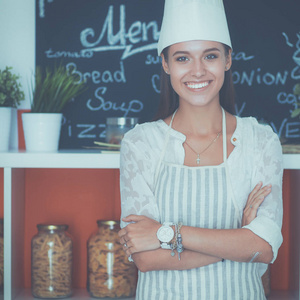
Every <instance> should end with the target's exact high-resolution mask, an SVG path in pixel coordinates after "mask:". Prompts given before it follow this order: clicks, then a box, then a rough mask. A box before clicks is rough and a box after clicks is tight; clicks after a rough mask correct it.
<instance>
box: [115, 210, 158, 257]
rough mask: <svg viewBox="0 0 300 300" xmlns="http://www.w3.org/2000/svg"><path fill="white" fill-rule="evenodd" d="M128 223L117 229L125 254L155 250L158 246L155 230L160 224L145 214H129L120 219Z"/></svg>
mask: <svg viewBox="0 0 300 300" xmlns="http://www.w3.org/2000/svg"><path fill="white" fill-rule="evenodd" d="M122 220H123V221H124V222H134V223H131V224H128V225H127V226H126V227H124V228H123V229H122V230H120V231H119V237H120V243H121V244H122V245H123V249H124V251H125V253H126V255H127V256H130V255H131V254H133V253H136V252H142V251H149V250H155V249H158V248H160V242H159V240H158V238H157V236H156V232H157V230H158V228H159V227H160V226H161V224H160V223H159V222H157V221H155V220H153V219H150V218H148V217H146V216H137V215H129V216H128V217H126V218H123V219H122Z"/></svg>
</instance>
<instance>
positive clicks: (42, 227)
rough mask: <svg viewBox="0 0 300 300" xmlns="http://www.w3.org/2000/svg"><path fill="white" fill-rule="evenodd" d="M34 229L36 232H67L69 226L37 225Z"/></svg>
mask: <svg viewBox="0 0 300 300" xmlns="http://www.w3.org/2000/svg"><path fill="white" fill-rule="evenodd" d="M36 227H37V229H38V230H67V229H68V227H69V226H68V225H66V224H59V225H54V224H37V225H36Z"/></svg>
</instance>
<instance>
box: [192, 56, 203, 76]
mask: <svg viewBox="0 0 300 300" xmlns="http://www.w3.org/2000/svg"><path fill="white" fill-rule="evenodd" d="M205 72H206V71H205V65H204V63H203V62H202V61H201V60H197V61H195V62H194V64H193V67H192V75H193V76H195V77H201V76H203V75H204V74H205Z"/></svg>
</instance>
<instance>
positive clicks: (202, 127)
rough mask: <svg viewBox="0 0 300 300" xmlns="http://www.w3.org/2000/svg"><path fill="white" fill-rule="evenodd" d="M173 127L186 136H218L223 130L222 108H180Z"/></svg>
mask: <svg viewBox="0 0 300 300" xmlns="http://www.w3.org/2000/svg"><path fill="white" fill-rule="evenodd" d="M172 127H173V128H174V129H176V130H178V131H180V132H182V133H183V134H185V135H186V136H190V135H192V136H207V135H211V134H216V133H218V132H220V131H221V129H222V108H221V106H220V105H218V106H217V107H215V108H209V109H207V108H204V107H198V108H195V107H192V108H191V109H189V108H186V107H184V108H183V107H181V106H179V108H178V111H177V113H176V116H175V118H174V122H173V126H172Z"/></svg>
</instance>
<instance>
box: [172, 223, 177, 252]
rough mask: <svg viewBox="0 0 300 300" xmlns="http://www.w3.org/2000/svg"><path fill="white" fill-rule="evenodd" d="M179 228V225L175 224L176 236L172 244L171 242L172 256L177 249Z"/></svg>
mask: <svg viewBox="0 0 300 300" xmlns="http://www.w3.org/2000/svg"><path fill="white" fill-rule="evenodd" d="M177 228H178V225H177V224H175V237H174V239H173V241H172V244H171V250H172V251H171V256H174V255H175V251H174V250H175V249H177V235H178V232H177Z"/></svg>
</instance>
